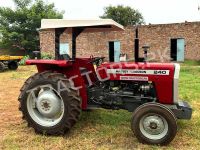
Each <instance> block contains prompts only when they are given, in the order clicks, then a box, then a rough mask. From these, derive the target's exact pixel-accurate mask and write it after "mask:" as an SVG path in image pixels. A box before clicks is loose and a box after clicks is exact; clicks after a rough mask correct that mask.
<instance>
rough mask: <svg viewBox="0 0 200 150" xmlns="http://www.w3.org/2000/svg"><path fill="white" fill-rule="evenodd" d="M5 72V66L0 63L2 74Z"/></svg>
mask: <svg viewBox="0 0 200 150" xmlns="http://www.w3.org/2000/svg"><path fill="white" fill-rule="evenodd" d="M4 70H5V65H4V64H3V63H2V62H0V72H3V71H4Z"/></svg>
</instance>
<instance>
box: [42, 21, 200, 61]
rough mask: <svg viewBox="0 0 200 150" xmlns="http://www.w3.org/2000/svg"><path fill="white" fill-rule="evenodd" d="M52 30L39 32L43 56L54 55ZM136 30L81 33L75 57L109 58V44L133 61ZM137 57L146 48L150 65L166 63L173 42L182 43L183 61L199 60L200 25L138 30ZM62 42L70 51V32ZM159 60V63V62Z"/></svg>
mask: <svg viewBox="0 0 200 150" xmlns="http://www.w3.org/2000/svg"><path fill="white" fill-rule="evenodd" d="M54 32H55V31H54V30H45V31H41V32H40V44H41V51H42V53H44V52H45V53H51V54H52V55H54V47H55V42H54V37H55V33H54ZM134 38H135V27H126V28H125V31H115V32H95V33H84V32H83V33H81V34H80V36H79V37H78V38H77V56H78V57H87V56H90V55H93V56H105V57H107V58H108V42H109V41H120V43H121V53H126V54H128V58H129V59H133V57H134ZM139 38H140V56H142V55H143V54H142V53H143V52H142V46H144V45H149V46H150V52H149V54H148V55H149V58H151V59H152V60H153V61H169V59H170V42H171V39H173V38H184V39H185V58H186V59H193V60H200V22H191V23H189V22H186V23H175V24H161V25H144V26H140V27H139ZM60 40H61V42H68V43H69V44H70V48H71V31H70V30H66V31H65V32H64V33H63V34H62V36H61V39H60ZM160 58H161V59H160Z"/></svg>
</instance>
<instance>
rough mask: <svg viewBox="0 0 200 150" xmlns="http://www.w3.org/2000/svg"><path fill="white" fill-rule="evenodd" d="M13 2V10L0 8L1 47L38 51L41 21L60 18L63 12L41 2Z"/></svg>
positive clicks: (34, 0) (28, 0)
mask: <svg viewBox="0 0 200 150" xmlns="http://www.w3.org/2000/svg"><path fill="white" fill-rule="evenodd" d="M13 1H14V3H15V6H16V7H15V9H11V8H8V7H0V31H1V40H0V45H1V47H3V48H8V49H16V50H26V51H29V52H30V51H34V50H38V49H39V32H38V29H39V28H40V26H41V23H40V22H41V19H43V18H46V19H51V18H62V17H63V13H64V12H59V11H57V10H56V9H55V6H54V4H53V3H51V4H48V3H44V2H43V1H42V0H13Z"/></svg>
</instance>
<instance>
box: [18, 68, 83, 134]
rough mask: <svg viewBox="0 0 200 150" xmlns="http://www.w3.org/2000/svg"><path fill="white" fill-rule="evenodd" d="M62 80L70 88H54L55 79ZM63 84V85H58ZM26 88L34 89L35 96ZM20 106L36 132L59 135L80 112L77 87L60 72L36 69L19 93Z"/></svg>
mask: <svg viewBox="0 0 200 150" xmlns="http://www.w3.org/2000/svg"><path fill="white" fill-rule="evenodd" d="M60 81H63V83H65V86H67V88H68V89H69V90H70V91H66V90H64V91H62V92H60V93H59V91H58V85H57V84H58V82H60ZM62 88H64V87H62ZM29 91H34V94H35V97H36V99H34V96H33V94H31V92H29ZM19 102H20V108H19V109H20V110H21V111H22V114H23V118H24V119H25V120H26V121H27V122H28V126H31V127H33V128H34V129H35V131H36V132H37V133H42V134H48V135H60V134H64V133H66V132H67V131H69V130H70V129H71V128H72V127H73V126H74V124H75V123H76V122H77V120H78V118H79V115H80V112H81V99H80V97H79V94H78V91H76V90H73V89H72V88H71V87H70V84H69V81H68V80H67V79H66V78H65V77H64V75H63V74H60V73H52V72H43V73H37V74H35V75H33V76H31V77H30V78H29V79H27V80H26V82H25V84H24V86H23V87H22V88H21V94H20V96H19Z"/></svg>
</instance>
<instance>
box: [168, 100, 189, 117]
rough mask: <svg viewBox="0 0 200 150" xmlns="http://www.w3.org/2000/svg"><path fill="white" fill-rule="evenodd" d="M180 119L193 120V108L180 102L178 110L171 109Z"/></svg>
mask: <svg viewBox="0 0 200 150" xmlns="http://www.w3.org/2000/svg"><path fill="white" fill-rule="evenodd" d="M171 110H172V111H173V112H174V114H175V116H176V117H177V118H178V119H191V117H192V108H191V106H190V105H189V104H188V103H187V102H185V101H179V102H178V104H177V109H171Z"/></svg>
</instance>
